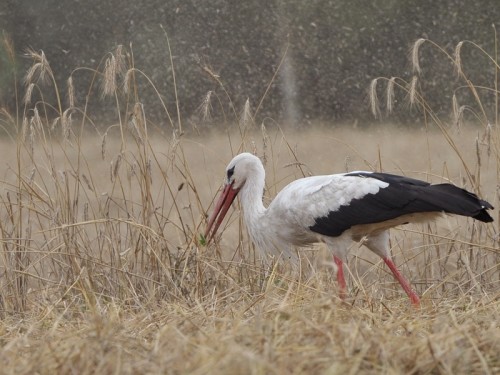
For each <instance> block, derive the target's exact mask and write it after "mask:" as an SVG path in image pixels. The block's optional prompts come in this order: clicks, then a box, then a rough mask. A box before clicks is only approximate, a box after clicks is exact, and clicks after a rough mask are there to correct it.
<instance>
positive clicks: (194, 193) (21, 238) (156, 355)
mask: <svg viewBox="0 0 500 375" xmlns="http://www.w3.org/2000/svg"><path fill="white" fill-rule="evenodd" d="M123 56H131V54H128V53H127V52H126V51H124V50H123V49H122V48H121V47H120V48H119V49H117V50H115V51H114V52H113V54H111V55H110V56H108V59H107V60H104V61H103V62H102V63H101V64H102V65H99V66H98V67H97V68H96V69H95V70H89V71H90V72H91V73H90V74H94V75H95V77H100V78H101V79H102V80H104V81H103V83H102V84H101V86H100V87H101V88H102V90H103V92H105V93H106V94H107V95H112V96H113V97H114V98H115V101H116V105H117V108H116V113H119V114H120V115H119V116H118V118H117V120H116V123H115V124H113V125H111V126H109V127H108V128H107V129H105V131H104V132H103V134H101V133H100V132H99V131H98V130H96V128H95V127H94V125H93V124H94V121H96V120H95V119H92V118H91V115H92V114H90V113H87V111H86V107H83V108H80V109H77V108H75V107H74V105H75V103H74V100H71V99H70V100H69V107H68V108H66V109H63V108H62V107H61V108H58V109H56V110H54V108H53V107H52V106H50V104H48V103H46V102H44V101H43V97H38V96H39V95H40V93H41V91H40V90H38V91H37V90H33V88H31V90H32V92H30V95H29V97H30V99H31V100H26V101H25V102H24V105H25V108H24V110H23V113H24V116H23V117H22V120H21V122H20V124H17V123H16V122H15V116H7V117H6V118H7V119H10V121H11V124H10V125H11V128H10V129H11V130H12V131H13V132H17V133H18V134H17V136H16V134H14V136H12V137H11V139H12V140H10V139H7V138H4V139H1V140H0V141H1V142H2V149H3V150H4V154H5V155H6V162H5V164H4V165H5V166H6V167H5V168H4V169H3V170H2V171H1V175H2V180H1V184H0V215H1V220H0V274H1V278H0V315H1V320H0V337H1V339H2V347H1V349H0V364H1V368H2V372H4V373H26V374H28V373H42V374H43V373H69V372H78V373H81V374H86V373H96V372H97V373H111V372H117V373H125V374H127V373H231V374H238V373H242V374H243V373H245V374H248V373H256V374H257V373H280V374H281V373H340V372H342V373H344V372H350V373H356V372H363V373H380V372H384V373H403V372H404V373H410V374H411V373H413V374H417V373H469V374H470V373H491V374H493V373H498V372H499V371H500V361H499V359H498V352H499V350H500V326H499V321H498V319H497V317H498V315H499V313H500V311H499V310H500V303H499V301H500V294H499V282H500V262H499V259H500V254H499V251H498V227H497V225H498V222H497V223H496V225H495V226H492V225H489V226H488V225H484V224H478V223H474V222H472V221H470V220H466V219H463V218H448V219H446V220H443V221H440V222H438V223H431V224H428V225H423V226H409V227H403V228H401V229H399V230H396V231H394V232H393V234H392V237H391V243H392V251H393V254H394V257H395V260H396V262H397V263H398V264H399V265H400V266H401V267H402V269H403V272H404V273H405V274H406V275H407V276H408V277H409V279H410V280H411V281H412V283H413V285H414V286H415V287H416V289H417V290H418V291H419V293H421V294H423V303H422V308H421V309H419V310H416V309H413V308H411V307H409V304H408V301H407V298H406V296H405V295H404V293H403V292H402V291H401V290H400V289H399V288H398V287H397V286H396V285H395V283H394V280H393V279H392V277H391V276H390V275H389V274H388V273H387V270H386V269H385V268H384V267H383V266H382V264H381V262H380V259H378V258H377V257H375V256H372V254H368V253H367V252H366V249H364V248H363V247H360V248H357V247H355V248H353V249H352V257H351V259H350V261H349V273H350V277H349V289H350V297H349V298H348V300H347V301H346V303H342V302H341V301H340V300H339V299H338V298H336V297H335V296H336V284H335V282H334V280H335V277H334V274H333V269H334V265H333V262H332V261H331V259H330V257H329V256H328V254H324V249H322V248H321V247H317V248H316V247H315V248H313V249H309V250H307V251H304V252H303V253H302V262H301V264H300V267H299V272H298V274H297V272H295V271H293V270H289V269H288V268H287V267H286V265H282V264H275V265H273V266H271V267H267V266H265V265H264V263H262V262H261V261H260V259H259V255H258V254H257V253H255V251H254V249H253V246H252V244H251V243H249V240H248V236H247V234H246V232H245V230H244V229H243V226H242V222H241V219H240V218H239V216H238V215H237V212H233V214H231V215H230V217H229V218H228V220H227V221H226V222H225V223H224V228H221V229H222V230H221V236H220V237H218V238H217V240H216V241H215V243H213V244H211V245H210V246H208V247H207V246H205V245H204V239H203V237H202V236H201V235H200V233H202V232H203V229H204V226H205V220H206V215H207V213H208V212H209V211H210V210H211V205H212V203H213V197H214V196H215V195H216V192H217V190H218V188H219V186H220V183H221V181H222V177H223V168H224V167H225V164H226V162H227V161H228V160H229V159H230V157H231V156H232V155H233V154H234V153H237V152H239V151H241V150H251V151H254V152H256V153H257V154H258V155H259V156H261V157H262V159H263V160H264V161H265V165H266V170H267V171H268V180H267V185H266V192H265V200H266V201H269V200H270V199H271V198H272V196H273V195H274V194H275V192H276V191H278V190H279V189H280V188H282V187H283V186H284V185H285V184H286V183H287V182H289V181H291V180H292V179H294V178H297V177H301V176H304V175H308V174H310V173H317V174H320V173H332V172H334V171H337V172H342V171H343V170H345V169H347V168H352V169H366V168H369V169H370V168H371V169H376V168H381V167H382V166H383V167H384V170H387V171H395V172H401V171H402V172H404V173H408V174H411V175H414V176H415V177H419V178H425V179H429V180H432V181H434V182H439V181H441V180H448V179H451V180H452V181H454V182H455V183H458V184H462V181H463V185H464V186H465V187H468V188H474V189H476V190H478V191H479V190H480V192H481V194H482V196H483V197H484V198H485V199H488V200H491V201H492V203H494V204H496V205H498V199H497V195H496V194H497V191H496V186H497V185H498V179H499V177H498V174H497V170H498V168H497V167H496V166H497V165H498V161H499V160H500V157H499V153H498V150H499V138H498V129H497V126H494V125H488V126H487V127H485V128H484V129H483V128H480V129H479V131H480V133H481V132H482V133H483V134H480V136H479V137H478V136H477V134H478V129H477V128H476V127H471V126H469V125H467V124H466V125H464V126H463V128H462V129H461V132H460V133H458V132H453V131H448V132H443V131H442V130H443V129H444V125H443V124H440V125H441V126H442V128H443V129H442V128H441V127H439V126H438V127H437V130H429V129H427V131H425V132H422V131H420V130H418V129H417V130H411V131H410V130H405V129H397V128H391V127H383V128H382V127H378V128H376V127H373V128H371V129H370V131H371V133H369V134H371V135H370V136H369V137H366V134H367V133H366V132H362V131H361V130H354V129H348V128H344V129H332V128H322V127H321V126H318V128H316V129H308V130H304V131H302V132H300V133H296V132H286V135H285V132H284V131H283V130H281V129H279V128H278V127H276V126H272V125H271V124H267V123H266V124H264V123H262V124H261V127H260V131H258V130H257V129H252V127H249V126H247V124H249V123H253V122H254V121H255V120H256V113H255V112H254V113H251V109H250V105H249V103H248V104H246V105H245V107H244V109H243V112H242V114H243V115H242V116H241V118H238V117H239V116H237V113H238V112H237V111H236V109H234V107H233V104H232V102H231V103H230V104H229V107H230V108H232V111H233V113H234V118H233V119H232V120H231V121H229V120H228V123H227V125H228V127H229V123H230V122H231V123H232V124H234V125H231V126H232V128H229V129H228V131H227V132H226V133H225V135H221V134H220V133H217V132H213V133H211V132H208V131H206V132H205V133H204V134H202V135H196V136H195V135H192V136H190V135H188V134H183V131H182V129H181V125H182V123H181V122H180V119H179V121H173V119H172V118H171V116H170V113H171V112H172V110H174V111H176V110H177V109H178V105H177V104H175V107H176V108H169V107H167V104H165V103H164V108H165V118H166V122H168V123H169V124H170V125H169V126H172V127H173V132H171V133H170V132H167V133H168V134H166V135H165V132H164V129H155V128H154V126H153V125H152V124H151V123H150V122H149V121H148V117H147V113H146V111H145V110H144V107H143V106H142V104H141V100H140V89H139V87H138V86H136V78H137V77H135V73H138V75H140V76H141V77H144V75H143V73H142V72H140V71H139V70H138V69H137V68H135V67H134V66H133V62H130V61H131V60H130V59H125V58H124V57H123ZM417 57H418V53H417ZM33 58H34V64H35V65H36V64H41V62H42V60H43V61H45V62H44V64H45V63H46V64H48V62H46V59H45V58H44V55H43V53H37V54H36V55H35V56H34V57H33ZM125 61H128V63H130V64H132V65H130V66H125V65H121V64H125ZM40 69H41V66H40V65H38V66H37V67H36V69H34V68H32V69H31V70H32V71H31V74H30V78H29V80H27V85H28V86H27V90H29V89H30V87H29V85H30V84H31V83H35V82H36V78H35V77H36V76H37V75H36V74H38V75H39V74H40V72H41V71H40ZM45 69H47V71H50V70H49V69H50V66H46V67H45ZM120 72H121V73H120ZM123 72H125V74H123ZM35 73H36V74H35ZM73 79H75V80H76V76H75V75H73ZM214 79H215V77H214ZM120 80H123V81H125V82H123V81H121V82H120ZM215 80H216V82H218V83H219V84H220V87H219V88H218V90H219V91H221V92H222V93H223V94H224V95H229V94H228V93H227V92H226V91H225V88H224V87H223V85H222V80H221V78H220V77H218V76H217V77H216V79H215ZM106 81H107V82H106ZM146 81H147V82H148V83H151V81H150V80H148V79H146ZM388 81H389V84H390V85H392V87H389V88H388V89H387V101H388V102H387V103H386V104H388V106H389V105H390V103H392V100H393V99H394V98H395V96H396V95H398V93H397V91H398V90H399V89H406V90H408V89H410V92H412V89H411V87H412V85H411V84H410V85H407V84H404V83H403V80H401V79H399V78H391V79H389V80H388ZM376 83H377V81H376V80H375V81H374V82H372V87H371V92H372V93H376V88H377V87H376ZM72 84H73V83H72V82H71V81H70V82H69V83H68V85H70V86H72ZM94 84H96V85H97V84H98V83H97V80H96V81H95V82H94V83H93V85H94ZM151 84H152V83H151ZM37 87H38V86H37ZM51 87H52V89H55V90H56V89H57V85H55V84H54V85H52V86H51ZM413 90H414V91H413V95H414V99H413V100H414V101H415V103H417V104H418V105H419V107H420V108H428V106H427V105H426V103H424V102H422V99H423V97H422V95H421V94H420V93H419V92H418V88H417V87H416V85H415V87H414V89H413ZM89 92H92V88H90V89H89ZM132 93H133V95H131V94H132ZM34 95H36V96H37V97H36V98H34V97H33V96H34ZM73 95H74V93H72V94H70V98H71V96H73ZM158 95H159V100H162V99H161V97H160V94H158ZM212 95H213V96H214V97H217V98H218V100H219V102H220V101H221V96H218V95H217V93H215V92H214V93H213V94H210V96H208V95H207V97H206V98H205V101H206V104H204V107H202V109H203V110H204V111H206V113H207V115H206V117H205V118H206V119H208V118H209V115H208V113H209V109H210V108H211V104H210V97H211V96H212ZM56 97H59V96H58V95H56ZM92 99H93V98H90V100H92ZM31 103H34V104H31ZM378 106H379V103H378V100H377V99H376V97H375V98H374V97H373V96H372V109H373V110H374V113H377V112H378ZM203 117H204V116H202V118H203ZM228 117H229V116H228ZM54 118H59V119H60V120H59V122H58V123H61V124H62V126H63V128H64V129H63V132H62V133H61V132H59V131H58V130H57V129H52V128H51V126H50V125H49V124H50V123H51V122H52V121H53V120H54ZM430 118H432V116H430ZM70 119H71V122H70ZM491 123H492V124H494V122H491ZM76 124H80V126H81V127H82V129H83V130H81V131H78V132H76V131H72V129H74V128H75V125H76ZM169 129H171V128H169ZM184 131H185V130H184ZM360 134H363V135H365V136H364V137H360ZM471 135H472V136H471ZM311 145H314V149H315V151H316V152H315V153H311V152H310V150H309V148H310V147H311ZM419 145H420V146H421V148H422V149H426V150H427V151H426V152H427V154H428V155H427V158H426V157H424V156H425V155H423V152H420V151H419V152H418V154H415V157H414V158H411V157H408V155H409V150H412V149H417V148H418V146H419ZM457 150H458V154H457ZM326 155H328V157H327V158H326ZM434 155H436V156H434ZM442 160H446V162H443V161H442ZM429 161H430V162H429ZM382 163H383V165H382ZM464 176H465V177H466V178H463V177H464ZM471 176H474V178H472V177H471ZM235 211H237V210H235Z"/></svg>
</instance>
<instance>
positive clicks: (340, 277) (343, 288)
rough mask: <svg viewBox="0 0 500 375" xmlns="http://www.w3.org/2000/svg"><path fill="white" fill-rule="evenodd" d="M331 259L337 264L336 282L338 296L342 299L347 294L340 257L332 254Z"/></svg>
mask: <svg viewBox="0 0 500 375" xmlns="http://www.w3.org/2000/svg"><path fill="white" fill-rule="evenodd" d="M333 261H334V262H335V264H336V265H337V283H338V284H339V297H340V299H342V300H344V299H345V297H346V295H347V285H346V282H345V278H344V267H343V262H342V259H340V258H339V257H337V256H335V255H334V256H333Z"/></svg>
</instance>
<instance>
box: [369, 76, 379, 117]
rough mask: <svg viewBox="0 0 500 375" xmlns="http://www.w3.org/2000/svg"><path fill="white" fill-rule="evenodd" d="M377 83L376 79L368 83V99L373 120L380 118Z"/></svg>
mask: <svg viewBox="0 0 500 375" xmlns="http://www.w3.org/2000/svg"><path fill="white" fill-rule="evenodd" d="M377 82H378V79H377V78H375V79H373V80H372V81H371V82H370V90H369V95H368V96H369V98H370V109H371V112H372V114H373V116H374V117H375V118H380V106H379V100H378V94H377Z"/></svg>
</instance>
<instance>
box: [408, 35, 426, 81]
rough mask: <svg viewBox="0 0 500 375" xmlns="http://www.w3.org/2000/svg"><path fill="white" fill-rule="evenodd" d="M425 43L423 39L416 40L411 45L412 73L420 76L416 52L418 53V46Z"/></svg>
mask: <svg viewBox="0 0 500 375" xmlns="http://www.w3.org/2000/svg"><path fill="white" fill-rule="evenodd" d="M425 41H426V39H424V38H420V39H418V40H417V41H416V42H415V43H414V44H413V47H412V49H411V65H412V67H413V72H414V73H416V74H420V71H421V69H420V63H419V59H418V52H419V49H420V46H421V45H422V44H424V42H425Z"/></svg>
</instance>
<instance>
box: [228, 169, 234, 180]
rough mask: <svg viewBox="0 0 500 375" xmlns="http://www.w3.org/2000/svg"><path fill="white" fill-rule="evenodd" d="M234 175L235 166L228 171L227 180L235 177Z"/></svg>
mask: <svg viewBox="0 0 500 375" xmlns="http://www.w3.org/2000/svg"><path fill="white" fill-rule="evenodd" d="M233 174H234V166H233V167H232V168H229V169H228V170H227V179H228V180H230V179H231V177H233Z"/></svg>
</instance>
